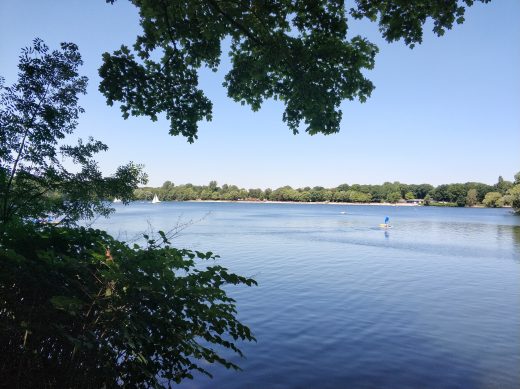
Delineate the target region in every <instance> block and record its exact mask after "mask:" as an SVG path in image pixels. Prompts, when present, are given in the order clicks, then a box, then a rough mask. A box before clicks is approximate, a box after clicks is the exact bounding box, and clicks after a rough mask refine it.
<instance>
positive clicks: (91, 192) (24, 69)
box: [0, 39, 146, 225]
mask: <svg viewBox="0 0 520 389" xmlns="http://www.w3.org/2000/svg"><path fill="white" fill-rule="evenodd" d="M81 64H82V60H81V55H80V54H79V52H78V48H77V46H76V45H74V44H72V43H62V44H61V50H54V51H49V48H48V47H47V46H46V45H45V44H44V43H43V42H42V41H41V40H40V39H35V40H34V43H33V46H32V47H30V48H25V49H23V50H22V54H21V56H20V62H19V65H18V68H19V73H18V82H16V83H15V84H14V85H12V86H10V87H4V86H3V85H0V139H1V142H0V221H1V222H2V224H4V225H5V224H6V223H7V222H8V221H10V220H12V219H14V218H40V217H44V216H46V215H48V214H49V213H52V214H53V215H54V216H56V217H64V218H65V219H64V221H65V222H69V223H70V222H74V221H76V220H78V219H80V218H85V217H86V218H89V217H92V216H94V214H103V215H107V214H108V213H110V208H109V207H108V206H107V205H106V203H105V202H104V200H105V199H106V198H112V197H119V198H122V199H123V200H125V201H128V200H130V199H131V198H132V196H133V190H134V189H135V188H136V187H137V185H138V184H143V183H145V182H146V177H145V176H144V175H143V173H142V172H141V167H140V166H138V165H135V164H133V163H129V164H127V165H126V166H122V167H119V168H118V169H117V171H116V173H115V174H114V175H113V176H112V177H108V178H104V177H103V176H102V174H101V172H100V171H99V169H98V167H97V164H96V162H95V161H94V159H93V156H94V155H95V154H96V153H98V152H100V151H105V150H107V146H106V145H104V144H103V143H101V142H99V141H95V140H93V139H92V138H91V139H89V140H88V141H87V142H83V141H81V140H79V141H78V144H77V145H75V146H70V145H64V144H63V140H64V138H65V137H66V136H67V135H70V134H72V132H73V131H74V130H75V128H76V126H77V120H78V116H79V114H80V113H81V112H83V109H82V108H81V107H80V106H79V105H78V95H79V94H84V93H85V91H86V86H87V79H86V77H81V76H79V74H78V68H79V67H80V66H81ZM60 144H61V145H60ZM67 160H70V161H72V164H74V165H75V169H76V170H77V172H76V173H72V172H71V171H69V170H67V169H66V167H65V164H66V161H67Z"/></svg>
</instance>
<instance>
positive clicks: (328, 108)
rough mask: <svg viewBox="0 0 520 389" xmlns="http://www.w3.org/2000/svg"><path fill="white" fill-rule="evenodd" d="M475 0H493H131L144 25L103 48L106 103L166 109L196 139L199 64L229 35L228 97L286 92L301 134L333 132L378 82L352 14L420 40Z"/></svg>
mask: <svg viewBox="0 0 520 389" xmlns="http://www.w3.org/2000/svg"><path fill="white" fill-rule="evenodd" d="M115 1H116V0H106V2H107V3H114V2H115ZM476 1H480V2H482V3H487V2H489V1H490V0H450V1H437V0H414V1H395V0H356V1H352V2H344V1H332V0H313V1H253V2H251V1H242V2H240V1H219V0H207V1H199V0H182V1H155V0H140V1H135V0H132V3H133V4H134V5H135V6H136V7H137V8H138V11H139V14H140V24H141V27H142V33H141V34H140V35H139V36H138V37H137V38H136V41H135V44H134V45H133V46H132V47H128V46H125V45H123V46H121V48H120V49H119V50H117V51H115V52H113V53H112V54H110V53H105V54H104V55H103V65H102V66H101V68H100V70H99V73H100V76H101V78H102V81H101V85H100V91H101V92H102V93H103V94H104V95H105V97H106V99H107V103H108V104H109V105H112V104H114V103H115V102H120V103H121V111H122V112H123V117H125V118H127V117H128V116H129V115H134V116H148V117H149V118H151V119H152V120H154V121H155V120H157V117H158V115H160V114H165V116H166V118H167V119H168V120H169V121H170V134H172V135H179V134H181V135H183V136H185V137H187V138H188V140H189V141H190V142H193V140H194V139H196V138H197V130H198V122H199V121H201V120H211V115H212V103H211V101H210V100H209V99H208V98H207V97H206V96H205V94H204V91H202V90H201V89H199V81H198V74H197V71H198V70H199V69H200V68H201V67H208V68H209V69H211V70H213V71H216V70H217V69H218V66H219V65H220V61H221V55H222V43H223V42H230V46H231V47H230V48H229V49H228V48H224V50H225V51H226V52H227V53H228V55H229V59H230V62H231V69H230V70H229V72H228V73H227V75H226V76H225V82H224V86H225V87H226V88H227V93H228V96H229V97H230V98H232V99H233V100H235V101H236V102H240V103H241V104H248V105H249V106H251V108H252V109H253V110H254V111H256V110H258V109H260V107H261V105H262V103H263V102H264V101H265V100H267V99H275V100H279V101H281V102H283V104H284V106H285V111H284V113H283V121H284V122H285V123H287V125H288V126H289V128H290V129H291V130H292V131H293V132H294V133H298V132H299V131H301V130H304V131H306V132H308V133H309V134H311V135H313V134H317V133H323V134H331V133H335V132H338V131H339V128H340V122H341V119H342V114H343V113H342V111H341V109H340V108H339V107H340V104H341V103H342V101H344V100H354V99H358V100H359V101H361V102H364V101H366V99H367V98H369V97H370V95H371V93H372V91H373V90H374V85H373V84H372V82H371V81H370V80H368V79H367V78H366V76H365V75H366V73H367V72H366V70H367V69H372V68H373V67H374V65H375V56H376V54H377V52H378V48H377V46H376V45H375V44H373V43H371V42H370V41H369V40H368V39H366V38H364V37H362V36H359V35H356V34H355V31H353V30H354V29H353V28H352V26H349V23H348V21H349V20H355V19H359V20H368V21H370V22H377V23H378V25H379V30H380V31H381V34H382V36H383V38H384V39H385V40H386V41H388V42H394V41H398V40H400V39H402V40H403V41H404V43H405V44H406V45H408V46H410V47H414V45H415V44H418V43H421V42H422V39H423V26H424V25H425V24H426V23H428V24H430V23H431V25H432V26H433V32H434V33H435V34H436V35H438V36H442V35H444V33H445V32H446V30H449V29H451V28H452V27H453V25H454V24H455V23H457V24H461V23H463V22H464V14H465V10H466V7H469V6H471V5H472V4H473V3H474V2H476ZM349 7H350V8H349ZM316 96H319V97H320V98H319V99H317V98H316Z"/></svg>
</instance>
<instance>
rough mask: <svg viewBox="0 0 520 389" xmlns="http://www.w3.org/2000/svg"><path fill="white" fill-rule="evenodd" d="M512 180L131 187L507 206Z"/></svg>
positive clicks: (179, 193)
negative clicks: (489, 182) (330, 185)
mask: <svg viewBox="0 0 520 389" xmlns="http://www.w3.org/2000/svg"><path fill="white" fill-rule="evenodd" d="M513 186H514V183H513V182H510V181H506V180H504V179H503V178H502V177H499V178H498V182H497V183H496V184H495V185H487V184H483V183H480V182H467V183H464V184H445V185H439V186H437V187H434V186H433V185H430V184H403V183H400V182H393V183H391V182H385V183H384V184H382V185H359V184H353V185H348V184H342V185H339V186H338V187H336V188H324V187H321V186H315V187H313V188H311V187H305V188H298V189H293V188H292V187H290V186H283V187H281V188H277V189H274V190H273V189H269V188H268V189H265V190H262V189H258V188H257V189H243V188H239V187H237V186H236V185H227V184H224V185H222V186H219V185H218V184H217V182H216V181H211V182H210V183H209V184H208V185H192V184H185V185H174V184H173V183H172V182H171V181H166V182H165V183H164V184H163V185H162V186H161V187H159V188H152V187H143V188H139V189H136V190H135V193H134V194H135V197H136V198H137V199H138V200H151V199H152V198H153V196H154V195H157V196H159V198H160V199H161V200H163V201H164V200H166V201H168V200H175V201H187V200H235V201H239V200H250V201H263V200H269V201H297V202H327V201H329V202H352V203H386V202H388V203H398V202H405V201H413V200H421V201H420V202H421V203H422V204H424V205H444V206H459V207H464V206H474V205H480V204H482V205H485V206H488V207H501V206H504V205H511V201H512V199H511V195H510V194H509V191H510V190H511V189H512V188H513Z"/></svg>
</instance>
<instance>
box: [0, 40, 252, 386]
mask: <svg viewBox="0 0 520 389" xmlns="http://www.w3.org/2000/svg"><path fill="white" fill-rule="evenodd" d="M80 65H81V56H80V54H79V52H78V48H77V47H76V46H75V45H73V44H70V43H64V44H62V46H61V50H56V51H52V52H50V51H49V50H48V48H47V46H45V44H44V43H43V42H42V41H41V40H38V39H37V40H35V41H34V45H33V47H32V48H28V49H24V50H23V51H22V55H21V57H20V65H19V79H18V82H17V83H15V84H14V85H13V86H11V87H5V88H4V87H3V85H2V89H1V91H0V92H1V94H0V96H1V97H0V103H1V106H0V140H1V142H0V204H1V205H0V211H1V218H0V232H1V233H0V296H1V297H0V349H1V350H2V353H0V377H2V385H3V386H6V387H18V388H22V387H23V388H25V387H60V388H73V387H74V388H76V387H77V388H115V387H159V386H161V385H170V384H171V383H172V382H180V381H181V380H182V379H185V378H192V372H193V370H197V371H200V372H202V373H206V374H209V373H208V372H207V371H206V368H205V366H206V363H218V364H221V365H223V366H225V367H226V368H234V369H237V368H238V366H237V365H236V364H235V363H233V362H231V361H228V360H227V359H226V358H224V357H222V356H221V355H220V353H221V351H222V350H224V349H228V350H229V351H231V353H236V354H238V355H242V354H241V351H240V350H239V349H238V347H237V345H236V342H237V341H239V340H249V341H251V340H254V337H253V336H252V334H251V332H250V330H249V328H248V327H246V326H245V325H243V324H242V323H241V322H240V321H238V320H237V318H236V306H235V302H234V300H233V299H232V298H230V297H229V296H228V295H227V294H226V293H227V292H226V290H228V288H229V287H230V286H232V285H249V286H251V285H254V284H255V281H254V280H252V279H249V278H245V277H241V276H238V275H236V274H233V273H230V272H228V271H227V269H225V268H223V267H221V266H219V265H215V264H213V261H215V260H216V259H217V256H215V255H214V254H213V253H211V252H210V253H200V252H192V251H189V250H179V249H175V248H173V247H172V246H171V243H170V241H169V238H170V237H171V236H170V234H165V233H164V232H159V233H158V235H157V236H148V235H144V239H145V240H144V242H143V245H142V246H139V245H137V244H136V245H134V246H133V247H130V246H129V245H127V244H126V243H125V242H120V241H118V240H116V239H114V238H112V237H110V236H109V235H108V234H106V233H105V232H102V231H99V230H94V229H86V228H83V227H79V226H77V225H75V224H74V222H75V221H77V220H78V219H81V218H89V217H91V216H93V215H94V214H96V213H101V214H106V215H108V214H109V213H110V211H111V210H110V208H109V207H108V206H107V205H106V202H105V201H104V200H105V199H107V198H110V197H111V196H118V197H120V198H122V199H123V200H125V201H127V200H129V199H130V198H131V197H132V193H133V191H134V189H136V188H137V184H138V183H144V182H145V179H146V176H145V175H144V174H143V173H142V171H141V168H140V166H138V165H134V164H128V165H126V166H124V167H122V168H119V169H118V170H117V172H116V174H115V175H114V176H112V177H107V178H104V177H103V176H102V175H101V173H100V172H99V170H98V169H97V165H96V162H95V160H94V159H93V155H94V154H95V153H96V152H98V151H102V150H105V149H106V146H105V145H103V144H102V143H100V142H96V141H94V140H90V141H89V142H87V143H82V142H81V141H80V143H79V144H78V145H77V146H66V145H65V146H60V145H59V143H61V142H62V140H63V139H64V138H65V136H66V135H68V134H71V133H72V131H73V130H74V129H75V127H76V123H77V119H78V115H79V113H81V112H82V109H81V108H80V107H79V106H78V105H77V101H78V94H81V93H85V87H86V82H87V80H86V78H83V77H80V76H79V74H78V68H79V66H80ZM59 157H69V158H70V159H71V160H72V162H73V164H75V165H76V166H77V167H79V172H78V173H71V172H69V171H67V170H66V169H65V166H64V165H63V164H62V159H61V158H59ZM163 189H171V190H172V191H174V190H176V189H177V188H175V187H173V184H171V185H170V184H168V182H167V183H165V185H164V188H163ZM184 189H185V190H186V191H187V192H188V194H187V198H191V197H190V196H192V195H196V192H195V190H196V189H197V188H195V187H194V186H193V185H191V184H187V185H185V187H184ZM154 190H155V189H152V188H143V189H142V190H141V192H142V194H143V195H145V196H146V195H148V193H150V192H153V191H154ZM51 212H52V213H53V214H54V215H59V216H62V217H63V218H64V220H66V223H65V225H63V226H60V227H56V226H53V225H48V224H40V223H36V222H34V221H33V218H36V217H41V216H45V215H47V214H49V213H51ZM227 355H228V354H226V357H227ZM199 361H204V363H201V362H199Z"/></svg>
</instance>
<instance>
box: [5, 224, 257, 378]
mask: <svg viewBox="0 0 520 389" xmlns="http://www.w3.org/2000/svg"><path fill="white" fill-rule="evenodd" d="M145 238H146V239H147V240H148V241H147V245H146V247H144V248H140V247H138V246H135V247H133V248H130V247H128V246H127V245H125V244H123V243H122V242H119V241H117V240H115V239H113V238H112V237H110V236H109V235H108V234H107V233H105V232H102V231H99V230H93V229H85V228H57V227H51V226H41V227H39V226H36V225H31V224H28V225H22V226H18V227H13V228H10V229H9V231H8V232H6V233H4V234H3V236H2V237H1V239H0V296H1V297H0V328H1V332H2V334H1V335H2V336H1V337H0V339H1V340H0V349H1V350H2V353H0V376H1V377H2V381H3V382H2V384H3V385H6V386H7V387H24V388H29V387H56V388H71V387H74V388H78V387H82V388H101V387H107V388H111V387H160V386H162V385H165V384H167V385H169V384H171V383H172V382H180V381H181V380H182V379H184V378H192V374H191V372H192V371H193V370H198V371H200V372H202V373H206V374H209V373H208V372H207V371H206V370H205V368H204V367H203V366H201V364H200V363H201V362H199V361H207V362H209V363H219V364H221V365H224V366H225V367H227V368H234V369H238V366H236V365H235V364H233V363H231V362H229V361H228V360H226V359H224V358H222V357H221V356H219V354H218V352H219V351H223V350H224V349H230V350H232V351H233V352H235V353H238V354H239V355H241V352H240V350H239V349H238V348H237V346H236V344H235V342H236V341H237V340H248V341H251V340H254V337H253V336H252V334H251V332H250V330H249V329H248V327H246V326H245V325H243V324H241V323H240V322H239V321H238V320H237V319H236V318H235V315H236V308H235V302H234V300H233V299H232V298H230V297H228V296H227V294H226V292H225V291H224V290H223V289H222V287H223V286H224V285H229V284H232V285H239V284H246V285H249V286H251V285H254V284H256V282H255V281H254V280H252V279H249V278H245V277H240V276H237V275H235V274H232V273H229V272H228V271H227V270H226V269H225V268H223V267H221V266H218V265H215V264H212V263H209V264H208V263H207V262H206V261H213V260H214V259H215V258H216V256H214V255H213V254H212V253H200V252H191V251H188V250H178V249H175V248H173V247H171V246H170V243H169V242H168V239H167V237H166V236H165V235H164V234H163V233H162V232H161V233H160V239H158V241H156V240H154V239H151V238H149V237H146V236H145ZM200 262H203V265H204V266H202V265H201V263H200ZM214 346H216V349H214Z"/></svg>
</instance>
